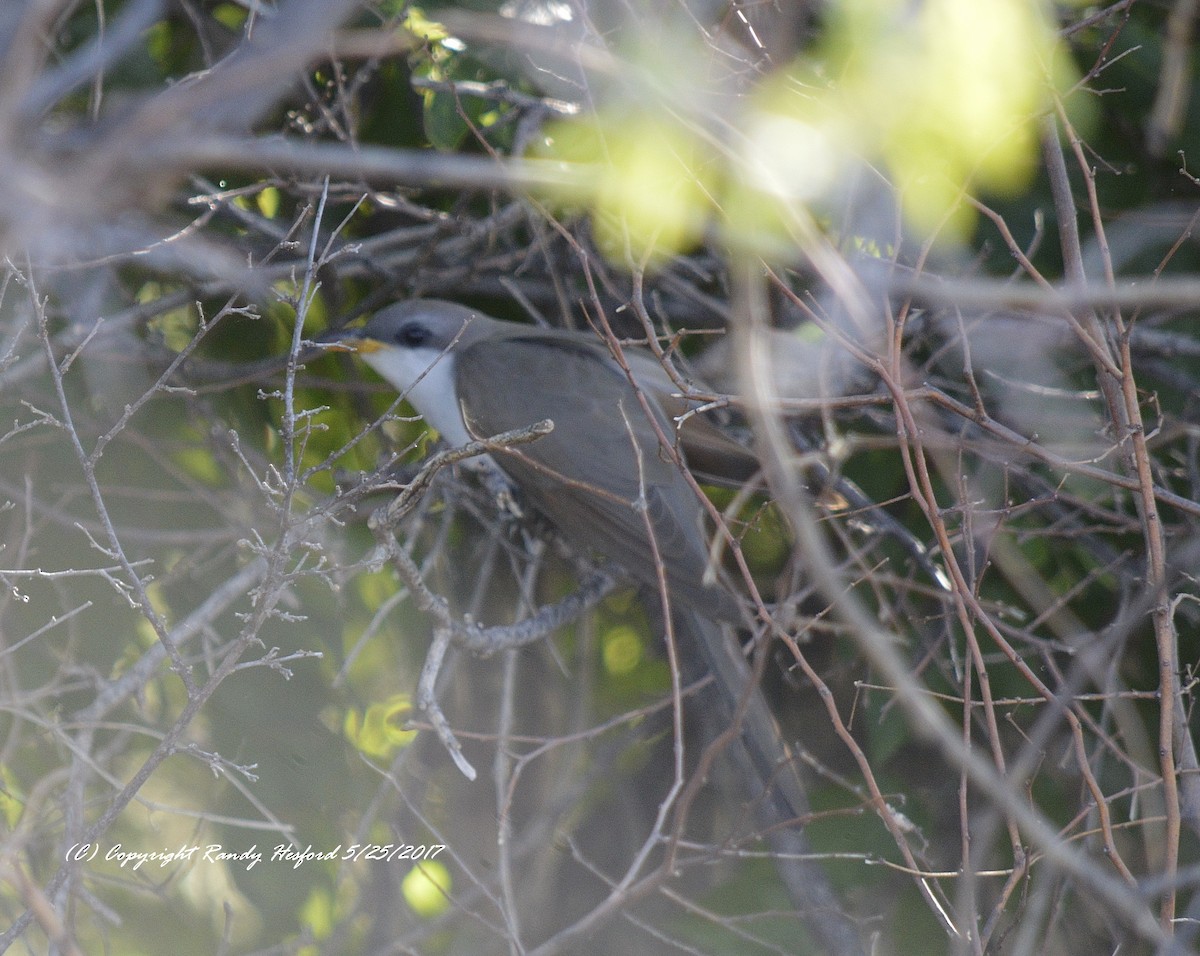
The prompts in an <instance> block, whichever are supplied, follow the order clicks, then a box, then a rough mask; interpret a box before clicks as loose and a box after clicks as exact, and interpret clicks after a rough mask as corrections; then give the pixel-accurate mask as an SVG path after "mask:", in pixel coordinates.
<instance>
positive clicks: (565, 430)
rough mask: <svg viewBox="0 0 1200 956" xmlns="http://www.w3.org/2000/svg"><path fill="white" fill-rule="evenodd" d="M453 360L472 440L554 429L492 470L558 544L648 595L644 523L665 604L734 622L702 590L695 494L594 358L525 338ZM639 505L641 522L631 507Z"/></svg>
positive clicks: (624, 387)
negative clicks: (597, 555) (557, 536)
mask: <svg viewBox="0 0 1200 956" xmlns="http://www.w3.org/2000/svg"><path fill="white" fill-rule="evenodd" d="M516 349H520V350H521V351H520V361H521V365H522V367H523V369H524V374H523V375H522V376H521V377H519V378H518V377H516V376H514V375H513V374H512V369H511V363H512V356H513V354H514V351H513V350H516ZM455 362H456V376H455V377H456V383H457V385H456V387H457V389H458V398H459V401H460V402H461V404H462V408H463V414H464V418H465V419H466V421H467V426H468V429H469V430H471V431H472V432H474V433H475V434H476V435H477V436H479V437H488V436H490V435H494V434H498V433H499V432H503V431H507V430H509V429H513V428H521V427H524V426H526V425H530V424H532V423H534V422H536V421H539V420H541V419H544V418H549V419H551V420H553V421H554V422H555V430H554V431H553V432H552V433H551V434H549V435H547V436H545V437H544V438H541V439H539V440H538V441H536V442H533V443H532V444H529V445H523V446H521V447H520V448H519V449H514V450H512V451H509V452H506V453H502V454H500V455H498V456H497V460H498V463H499V464H500V466H501V467H502V468H503V469H504V470H505V471H507V472H508V473H509V475H510V476H511V477H512V478H513V479H514V480H515V481H516V483H517V484H518V485H519V486H520V487H521V488H522V489H523V490H524V492H525V494H526V495H527V496H528V497H529V499H530V500H531V501H532V503H533V504H534V506H535V507H536V508H538V510H540V511H542V512H543V513H544V514H545V515H546V516H547V517H548V518H550V520H551V521H553V522H554V523H555V524H556V525H557V526H558V528H559V530H560V531H561V532H562V534H563V535H564V536H565V537H566V538H567V539H568V540H570V541H571V542H572V543H573V544H575V545H577V546H579V547H583V548H594V549H595V550H597V551H599V552H601V553H603V554H604V555H606V556H607V557H609V558H610V559H612V560H613V561H615V562H617V563H618V564H619V565H621V566H622V567H623V568H624V569H625V570H626V571H627V572H628V573H629V574H630V575H632V576H633V577H634V578H635V579H636V580H637V581H638V582H639V583H641V584H643V585H646V586H648V587H651V588H654V589H656V590H657V587H658V575H657V563H656V561H655V554H654V551H655V548H654V547H652V546H651V541H650V535H649V533H648V530H647V524H649V525H650V527H652V528H653V536H654V544H655V546H656V547H657V551H658V554H659V556H660V557H661V559H662V562H663V564H664V566H665V567H666V568H667V578H668V583H669V585H670V593H671V596H672V598H673V599H674V600H684V601H688V602H689V603H693V604H695V605H696V606H697V607H698V608H699V609H700V610H702V611H703V612H706V613H711V614H718V615H720V616H722V617H734V616H736V604H735V602H733V600H732V598H731V597H730V596H729V595H728V594H727V593H726V592H724V591H723V589H720V588H718V587H713V586H708V587H706V586H705V585H704V584H703V580H702V579H703V577H704V570H705V567H706V562H707V560H708V552H707V547H706V542H705V538H704V534H703V532H702V521H701V515H702V512H701V508H700V504H699V502H698V501H697V499H696V496H695V493H694V492H693V490H692V488H691V486H690V485H689V484H688V483H687V481H686V480H685V479H684V477H683V475H682V474H681V473H680V471H679V467H678V465H676V464H675V463H674V462H673V461H671V460H670V456H669V453H668V452H667V451H665V450H663V449H661V447H660V442H659V436H658V430H656V428H655V424H654V421H652V420H651V418H650V417H649V416H647V414H646V411H645V409H644V407H643V406H642V403H641V401H640V400H639V398H638V395H637V393H636V392H635V391H634V389H633V388H632V386H631V385H630V384H629V381H628V379H627V378H626V376H625V374H624V372H623V371H622V370H621V369H620V368H619V367H618V366H617V365H616V363H614V362H613V361H612V359H611V357H610V356H609V355H608V353H607V352H606V351H605V350H603V349H602V348H600V347H599V346H591V345H590V344H589V343H587V342H583V341H579V340H578V339H575V338H574V337H571V338H566V337H559V336H554V335H548V334H546V333H544V332H537V331H533V332H530V333H524V334H516V335H512V336H506V337H505V338H503V339H490V340H485V341H481V342H477V343H472V344H471V345H469V346H468V347H467V348H464V349H461V350H460V351H459V352H458V353H456V356H455ZM649 402H650V404H651V408H652V410H653V414H654V416H655V420H657V424H658V429H659V430H661V431H662V433H663V434H664V435H666V436H667V439H668V441H669V440H670V438H671V434H672V427H671V424H670V422H669V421H668V420H667V419H666V417H665V416H664V415H663V414H662V411H661V409H659V408H658V406H657V404H656V403H655V402H654V399H653V398H649ZM643 493H644V495H643ZM643 496H644V500H645V512H644V513H643V512H642V511H640V510H639V509H638V507H637V503H638V502H639V500H641V499H642V498H643Z"/></svg>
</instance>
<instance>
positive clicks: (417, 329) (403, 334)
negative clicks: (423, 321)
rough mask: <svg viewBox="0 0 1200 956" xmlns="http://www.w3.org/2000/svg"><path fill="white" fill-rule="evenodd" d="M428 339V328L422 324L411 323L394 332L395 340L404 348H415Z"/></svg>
mask: <svg viewBox="0 0 1200 956" xmlns="http://www.w3.org/2000/svg"><path fill="white" fill-rule="evenodd" d="M428 340H429V329H427V328H425V326H423V325H419V324H417V323H413V324H412V325H406V326H404V327H403V328H402V329H400V330H399V331H398V332H397V333H396V342H397V344H399V345H403V346H405V347H406V348H410V349H413V348H416V347H417V346H418V345H424V344H425V343H426V342H427V341H428Z"/></svg>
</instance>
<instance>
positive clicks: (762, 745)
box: [672, 609, 866, 956]
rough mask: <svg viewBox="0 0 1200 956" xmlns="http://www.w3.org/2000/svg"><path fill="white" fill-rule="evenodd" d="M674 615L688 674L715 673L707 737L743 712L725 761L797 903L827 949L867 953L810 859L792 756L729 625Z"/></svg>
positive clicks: (702, 714) (837, 954)
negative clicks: (740, 788) (753, 810)
mask: <svg viewBox="0 0 1200 956" xmlns="http://www.w3.org/2000/svg"><path fill="white" fill-rule="evenodd" d="M672 619H673V623H674V626H675V637H676V642H677V646H678V648H679V657H680V660H681V662H682V666H683V669H684V673H683V677H684V679H685V680H686V681H688V682H691V681H694V680H697V679H699V678H702V677H703V676H705V675H706V674H711V675H712V676H713V678H714V683H713V685H712V686H711V687H710V688H709V689H708V691H707V692H706V693H705V694H703V695H702V696H701V698H700V705H699V706H698V707H696V708H695V712H696V713H697V716H698V717H699V719H701V720H702V722H703V729H704V736H705V739H706V740H709V741H711V740H715V739H716V738H717V736H718V735H720V734H722V733H725V731H726V730H727V729H728V728H729V727H730V726H732V725H733V723H734V721H735V720H736V719H738V717H739V716H740V735H739V737H738V739H737V740H736V741H735V742H733V743H732V744H730V746H728V747H727V748H726V749H725V754H726V759H728V760H730V761H731V762H732V768H733V772H734V774H735V775H736V777H737V778H738V780H739V781H740V782H741V786H742V789H743V793H744V797H745V799H747V800H748V801H749V802H750V803H751V805H752V806H754V807H755V809H756V817H757V822H758V825H759V827H760V828H761V829H762V830H763V831H764V836H765V839H766V840H767V842H768V844H769V845H770V846H771V849H772V851H773V852H774V854H775V863H776V866H777V868H778V870H779V875H780V877H781V878H782V880H783V882H784V884H785V885H786V886H787V889H788V893H789V895H790V896H791V898H792V903H793V904H794V905H795V907H796V909H797V911H798V912H799V913H800V915H801V916H802V917H803V918H804V920H805V924H806V925H807V927H808V928H809V931H810V932H811V933H812V935H813V937H814V939H815V941H816V942H817V943H818V944H819V945H820V946H821V948H822V950H823V951H824V952H826V953H829V954H833V956H863V954H864V953H865V952H866V950H865V948H864V946H863V943H862V940H861V938H860V936H859V933H858V929H857V928H856V927H855V925H854V924H853V923H852V922H851V921H850V919H849V918H848V917H847V915H846V913H845V911H844V910H843V909H842V907H841V905H840V903H839V901H838V899H837V896H836V895H835V894H834V891H833V887H832V885H831V884H830V882H829V877H828V875H827V874H826V872H825V870H824V869H823V868H822V867H821V865H820V864H819V863H817V862H816V861H815V860H814V859H813V858H812V850H811V848H810V846H809V843H808V839H807V837H806V836H805V835H804V832H803V830H802V829H801V827H802V821H803V820H804V818H805V817H807V815H808V813H809V806H808V797H807V795H806V794H805V790H804V785H803V783H802V782H801V779H800V776H799V773H798V770H797V767H796V763H795V758H794V757H793V755H792V754H791V752H790V750H789V748H788V746H787V744H786V743H785V741H784V739H783V735H782V733H781V732H780V730H779V725H778V724H777V723H776V722H775V718H774V717H773V716H772V714H771V711H770V708H769V707H768V706H767V701H766V698H764V697H763V694H762V691H761V690H760V689H759V688H758V686H757V685H756V684H755V683H754V675H753V673H752V671H751V669H750V666H749V664H748V663H747V661H746V659H745V657H743V655H742V653H741V650H740V648H739V647H738V646H737V642H736V640H735V639H734V637H733V635H732V633H730V628H729V627H728V626H727V625H722V624H720V623H718V622H716V621H713V620H710V619H708V618H705V617H702V616H701V615H699V614H698V613H696V612H695V611H691V610H687V609H676V610H675V611H674V613H673V615H672ZM695 651H699V653H698V654H697V653H695ZM743 698H745V703H744V704H743V703H742V700H743ZM739 707H740V708H741V713H740V715H739V713H738V711H739Z"/></svg>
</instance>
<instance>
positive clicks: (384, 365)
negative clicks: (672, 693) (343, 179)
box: [322, 299, 863, 954]
mask: <svg viewBox="0 0 1200 956" xmlns="http://www.w3.org/2000/svg"><path fill="white" fill-rule="evenodd" d="M322 339H323V340H324V341H326V342H335V343H337V344H338V345H340V346H341V347H350V348H353V349H354V350H355V351H356V352H357V353H358V355H359V356H360V357H361V358H362V360H363V361H365V362H366V363H367V364H368V365H370V366H371V367H372V368H374V369H375V371H377V372H378V373H379V374H380V375H381V376H382V377H383V378H384V379H386V380H387V381H388V382H389V383H390V384H391V385H392V386H394V387H395V388H396V389H397V390H398V391H399V392H400V393H401V394H403V395H405V396H406V397H407V398H408V400H409V402H410V403H411V404H412V405H413V407H414V408H415V409H416V410H417V412H418V413H419V414H420V415H421V416H422V417H423V418H424V419H425V421H426V422H427V423H428V424H429V425H431V426H432V427H433V428H435V429H437V431H438V432H440V433H441V435H442V437H443V438H444V439H445V440H446V441H447V442H449V443H450V444H451V445H455V446H457V445H462V444H465V443H467V442H468V441H471V440H473V439H477V438H488V437H491V436H493V435H497V434H500V433H501V432H505V431H510V430H513V429H518V428H524V427H526V426H528V425H531V424H533V423H535V422H538V421H541V420H543V419H547V418H548V419H551V420H552V421H553V422H554V430H553V431H552V432H551V433H550V434H548V435H546V436H544V437H542V438H540V439H538V440H537V441H535V442H532V443H530V444H527V445H522V446H520V447H519V448H514V449H509V450H505V451H502V452H500V453H498V454H497V456H496V464H497V465H498V466H499V468H500V469H501V470H502V471H503V472H504V473H505V474H506V475H507V476H508V477H509V478H510V479H511V480H512V482H513V483H514V484H515V485H516V486H517V487H518V488H519V489H520V490H521V492H522V494H523V495H524V497H525V498H526V500H527V501H528V502H529V503H530V504H531V505H532V506H533V507H535V508H536V509H538V510H539V511H540V512H541V513H542V514H544V515H545V516H546V517H547V518H549V519H550V520H551V521H552V522H553V523H554V525H555V526H556V527H557V529H558V530H559V532H560V533H561V534H562V535H563V537H564V538H565V539H566V540H567V541H568V542H570V543H571V544H572V545H574V546H575V547H576V548H578V549H580V550H582V551H583V552H587V551H590V550H595V551H598V552H600V553H601V554H603V555H604V556H606V557H607V558H609V559H611V560H612V561H613V562H615V563H616V564H618V565H619V566H620V567H621V568H622V569H623V570H624V571H625V572H626V573H627V574H628V575H629V577H630V578H631V579H632V580H633V581H634V582H635V583H636V584H638V585H639V586H640V587H641V588H642V590H643V592H644V593H646V594H647V595H648V599H647V601H648V606H649V609H650V611H651V613H652V614H653V613H655V611H656V607H655V605H656V604H657V606H658V607H663V606H666V607H667V608H668V613H669V614H670V620H671V622H672V624H673V629H674V634H675V639H676V643H677V647H678V649H679V656H680V660H681V661H682V662H683V670H684V673H683V675H682V676H683V678H684V680H685V681H689V682H690V681H693V680H696V679H699V678H702V677H704V676H705V675H707V674H711V675H712V677H713V679H714V681H713V688H712V690H711V692H710V693H708V694H707V695H706V696H705V697H704V698H703V699H702V701H701V705H700V708H698V711H699V717H700V719H702V720H703V722H704V723H705V724H706V731H707V733H708V736H710V737H713V738H715V737H716V736H717V735H718V734H720V733H723V732H724V731H725V730H726V729H727V728H728V727H729V726H730V725H731V724H732V723H733V722H734V721H735V720H736V719H740V727H739V731H740V735H739V738H738V742H737V743H735V744H733V745H732V746H730V747H728V748H727V751H728V753H729V756H730V759H731V760H732V761H733V764H734V772H735V774H736V775H737V776H738V777H739V778H740V780H741V782H742V786H743V789H744V791H745V795H746V797H747V798H748V799H749V800H750V801H751V802H752V803H753V804H754V806H755V808H756V812H757V815H758V820H759V825H760V826H761V827H762V828H763V830H764V831H765V832H766V833H767V838H768V839H769V840H770V841H771V843H772V846H773V848H774V849H775V850H776V851H777V856H778V857H779V858H780V859H779V865H780V871H781V875H782V876H783V878H784V881H785V883H786V884H787V885H788V888H789V890H790V892H791V895H792V897H793V900H794V902H795V903H796V904H797V907H798V908H799V909H801V910H802V911H803V915H804V916H805V917H806V918H807V919H808V925H809V927H810V928H811V930H812V931H813V933H814V935H815V936H816V937H817V938H818V939H820V940H821V942H822V944H823V947H824V949H825V950H826V951H827V952H830V953H836V954H849V953H861V952H863V949H862V945H861V942H860V940H859V938H858V934H857V932H856V930H855V928H854V927H853V925H852V924H851V923H850V921H849V920H848V919H847V918H846V916H845V915H844V913H843V912H842V910H841V908H840V906H839V905H838V902H837V900H836V898H835V896H834V894H833V892H832V890H831V889H830V887H829V884H828V880H827V878H826V876H825V873H824V871H823V870H821V869H820V867H818V866H817V865H816V864H815V863H812V862H811V861H809V860H806V859H805V858H804V857H805V855H806V854H808V853H809V852H810V850H809V848H808V846H807V841H806V840H805V839H804V837H803V834H802V833H801V832H800V831H799V829H797V826H798V824H797V823H796V821H797V820H798V819H800V818H802V817H804V816H805V815H806V814H807V813H808V804H807V800H806V797H805V794H804V790H803V787H802V785H801V783H800V780H799V777H798V776H797V774H796V771H795V766H794V762H793V759H792V757H791V755H790V754H789V752H788V748H787V746H786V745H785V743H784V742H783V739H782V737H781V735H780V732H779V729H778V727H777V725H776V723H775V721H774V719H773V717H772V715H771V712H770V709H769V707H768V705H767V703H766V700H765V699H764V698H763V696H762V693H761V692H760V691H759V690H758V688H757V686H755V683H754V679H753V675H752V673H751V670H750V668H749V666H748V664H747V662H746V660H745V658H744V657H743V655H742V653H741V649H740V647H739V645H738V643H737V641H736V640H735V638H734V637H733V635H732V634H731V633H730V628H728V627H727V626H723V625H722V623H721V622H722V621H724V622H730V623H735V622H739V621H742V620H743V617H742V609H741V607H740V604H739V601H738V600H737V599H736V598H735V597H734V596H733V594H732V593H731V592H730V591H729V590H728V589H727V588H726V587H724V586H723V585H722V584H721V583H720V582H719V581H718V580H714V576H713V575H712V574H706V571H708V565H709V558H708V544H707V541H706V537H705V534H704V530H703V514H704V511H703V508H702V506H701V503H700V501H699V500H698V498H697V496H696V493H695V491H694V489H693V487H692V485H691V484H690V482H689V481H688V480H687V478H686V477H685V476H684V474H683V472H682V471H681V468H680V464H681V460H686V462H687V463H688V464H689V465H691V466H692V467H695V468H698V469H699V470H702V471H704V472H707V473H715V474H718V475H721V476H723V477H725V478H728V479H732V480H736V479H739V478H741V479H744V478H745V477H747V476H748V475H749V474H751V473H753V471H754V470H755V468H756V465H757V463H756V461H755V459H754V458H753V456H752V455H751V454H750V453H749V452H748V451H747V450H746V449H744V448H742V447H741V446H740V445H738V444H737V443H736V442H734V441H732V440H731V439H729V438H728V437H726V436H725V435H724V433H723V432H721V431H720V430H718V429H717V428H716V427H715V426H713V425H712V424H711V423H710V422H708V421H707V419H705V418H704V417H702V416H696V415H694V416H690V417H688V418H687V419H686V422H685V425H684V427H682V428H679V429H677V427H676V423H675V421H674V420H673V416H677V415H679V414H680V413H681V412H682V411H683V410H684V408H685V407H686V405H685V403H684V402H683V400H682V399H680V398H678V397H676V395H673V394H672V393H678V392H679V388H678V386H677V385H676V384H675V383H674V382H673V381H672V380H671V378H670V376H669V375H668V374H667V373H666V372H665V371H664V369H663V368H662V366H661V365H660V364H659V363H658V361H657V360H656V359H655V357H654V356H653V355H651V354H650V353H648V352H643V351H640V350H637V349H626V350H625V356H626V360H627V363H628V365H629V367H630V370H631V371H632V373H633V377H634V379H635V380H636V381H637V388H636V389H635V387H634V385H633V384H632V383H631V382H630V378H629V375H628V374H627V373H626V371H625V369H623V368H622V367H621V366H620V365H619V364H618V363H617V361H616V360H615V359H614V358H613V356H612V354H611V353H610V352H609V350H608V348H607V347H606V346H605V345H604V344H603V343H602V342H601V341H600V340H599V339H598V338H597V337H596V336H594V335H590V334H587V333H582V332H572V331H566V330H558V329H541V328H534V327H531V326H523V325H518V324H516V323H512V322H501V321H498V320H496V319H493V318H490V317H489V316H486V315H483V314H481V313H479V312H477V311H474V310H472V309H468V308H466V307H464V306H461V305H456V304H454V303H450V302H442V301H437V300H419V299H418V300H410V301H407V302H401V303H398V304H396V305H392V306H389V307H388V308H385V309H383V310H381V311H380V312H379V313H377V314H376V315H375V316H374V317H373V318H372V319H371V320H370V321H368V322H367V323H366V324H365V325H364V326H362V327H360V328H345V329H340V330H337V331H336V332H333V333H329V334H327V335H326V336H323V337H322ZM677 433H678V434H677ZM677 437H678V446H680V447H679V448H678V449H677V448H676V438H677ZM664 440H665V441H666V442H667V443H669V447H665V446H664V444H663V442H664ZM680 452H682V454H680ZM642 502H644V508H643V507H641V506H640V503H642ZM656 556H657V557H656ZM660 566H661V567H662V569H663V578H665V583H666V595H665V597H666V600H665V601H663V600H661V597H660V596H661V595H662V590H663V589H662V587H661V582H660V577H659V568H660ZM739 710H740V714H739Z"/></svg>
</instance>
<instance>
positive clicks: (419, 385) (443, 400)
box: [362, 348, 471, 446]
mask: <svg viewBox="0 0 1200 956" xmlns="http://www.w3.org/2000/svg"><path fill="white" fill-rule="evenodd" d="M362 359H363V361H364V362H366V363H367V364H368V365H370V366H371V368H373V369H375V371H376V372H378V373H379V374H380V375H382V376H383V377H384V378H385V379H387V380H388V382H390V383H391V384H392V385H393V386H394V387H395V389H396V390H397V391H398V392H400V393H401V394H402V395H404V397H405V398H407V399H408V400H409V402H410V403H411V404H412V406H413V408H415V409H416V410H417V412H418V413H419V414H420V416H421V417H422V418H423V419H425V421H426V422H427V423H428V424H429V425H430V426H432V427H433V428H436V429H437V430H438V432H439V433H440V434H441V436H442V438H444V439H445V440H446V441H447V442H448V443H449V444H451V445H455V446H457V445H465V444H466V443H467V442H469V441H471V436H470V435H469V434H468V433H467V426H466V425H464V424H463V418H462V411H461V410H460V409H459V406H458V392H457V391H456V390H455V387H454V356H453V355H452V354H449V353H444V352H441V351H439V350H437V349H397V348H383V349H379V350H378V351H376V352H364V353H362Z"/></svg>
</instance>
